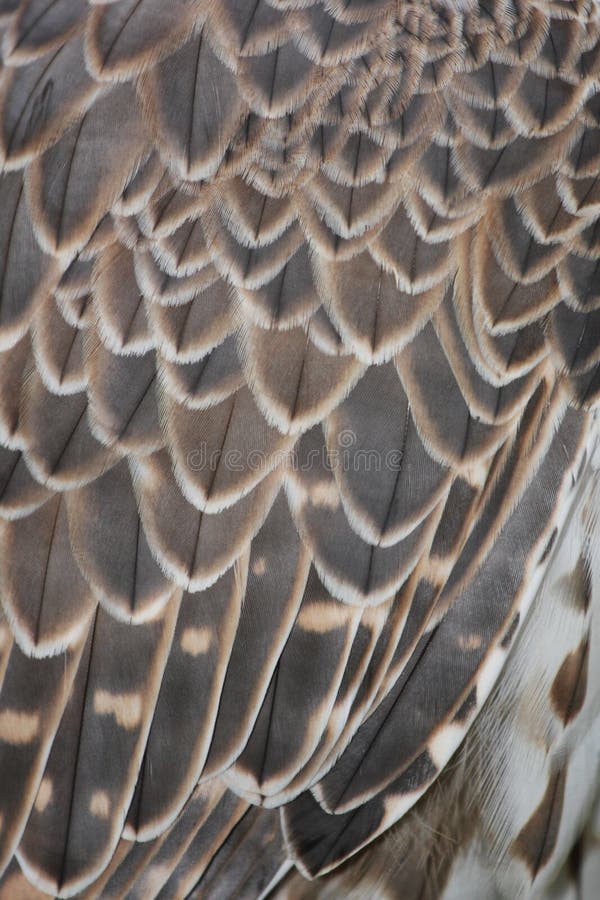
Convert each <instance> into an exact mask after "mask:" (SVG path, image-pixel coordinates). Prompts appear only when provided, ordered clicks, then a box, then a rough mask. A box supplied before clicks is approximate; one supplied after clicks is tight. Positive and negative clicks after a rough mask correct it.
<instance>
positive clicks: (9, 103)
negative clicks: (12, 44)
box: [0, 2, 99, 166]
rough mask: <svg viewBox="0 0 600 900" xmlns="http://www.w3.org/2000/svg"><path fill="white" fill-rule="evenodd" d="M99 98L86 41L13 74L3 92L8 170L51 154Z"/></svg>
mask: <svg viewBox="0 0 600 900" xmlns="http://www.w3.org/2000/svg"><path fill="white" fill-rule="evenodd" d="M65 5H66V4H65V3H64V2H63V3H62V6H63V8H64V7H65ZM66 73H69V74H68V77H67V76H66ZM98 93H99V86H98V85H97V84H96V83H95V82H94V80H93V79H92V78H91V77H90V75H89V73H88V72H87V70H86V68H85V61H84V53H83V39H82V38H75V39H74V40H70V41H67V42H66V43H64V44H62V46H59V47H58V48H57V49H56V50H55V51H53V52H52V53H51V54H50V55H49V56H46V55H44V56H42V57H41V58H40V59H35V60H32V61H31V62H30V63H29V64H28V65H26V66H19V67H15V68H11V69H9V71H8V73H7V77H5V78H4V79H3V81H2V86H1V88H0V116H1V118H2V129H1V132H0V133H1V136H2V138H1V147H2V157H3V159H4V160H5V162H6V164H7V165H8V166H20V165H22V163H23V162H25V161H26V160H28V159H29V158H31V157H32V156H33V155H34V154H37V153H39V152H41V151H44V150H46V149H47V148H48V147H49V146H50V145H51V144H53V143H54V142H55V141H57V140H58V139H59V138H60V137H61V135H62V134H64V132H65V130H66V129H67V128H68V127H69V126H70V125H72V124H73V123H74V122H75V121H76V120H77V119H79V118H80V117H81V116H82V115H83V114H84V113H85V112H86V110H87V109H89V107H90V105H91V104H92V103H93V102H94V99H95V98H96V97H97V96H98Z"/></svg>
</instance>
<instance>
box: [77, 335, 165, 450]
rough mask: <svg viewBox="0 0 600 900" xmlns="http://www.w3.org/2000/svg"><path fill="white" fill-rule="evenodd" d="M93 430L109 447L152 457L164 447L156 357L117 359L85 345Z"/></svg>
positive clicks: (102, 349)
mask: <svg viewBox="0 0 600 900" xmlns="http://www.w3.org/2000/svg"><path fill="white" fill-rule="evenodd" d="M85 371H86V374H87V378H88V403H89V416H90V427H91V430H92V433H93V434H94V436H95V437H96V438H97V439H98V440H100V441H102V443H104V444H106V446H108V447H111V448H115V449H117V450H120V451H121V452H122V451H123V450H136V451H137V452H139V453H152V452H153V451H155V450H158V449H160V447H162V446H163V442H164V438H163V435H162V433H161V429H160V424H159V421H158V406H157V399H156V387H155V386H156V356H155V354H154V353H153V352H152V351H150V352H149V353H146V354H145V355H144V356H117V355H116V354H113V353H111V352H110V351H109V350H107V349H106V348H105V347H104V346H103V344H102V343H101V342H100V341H99V340H98V339H91V340H88V341H87V344H86V360H85Z"/></svg>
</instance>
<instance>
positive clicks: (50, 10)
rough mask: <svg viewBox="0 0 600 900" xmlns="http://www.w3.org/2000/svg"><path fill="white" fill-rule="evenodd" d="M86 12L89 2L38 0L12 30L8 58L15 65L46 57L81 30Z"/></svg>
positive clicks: (22, 15)
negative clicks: (42, 56) (22, 60)
mask: <svg viewBox="0 0 600 900" xmlns="http://www.w3.org/2000/svg"><path fill="white" fill-rule="evenodd" d="M85 12H86V4H85V0H75V2H73V0H34V2H33V3H30V4H29V5H28V6H27V7H26V8H25V9H24V10H23V11H22V12H21V14H20V15H19V16H17V19H16V21H15V22H14V23H13V26H12V27H11V28H10V29H9V31H8V34H7V37H6V39H5V44H4V53H5V58H7V59H10V60H11V62H13V63H14V61H15V58H16V59H27V58H28V57H29V56H30V55H33V56H37V55H38V54H43V53H44V51H46V50H49V49H51V48H53V47H55V46H57V45H58V46H60V45H61V44H63V42H65V41H67V42H68V38H69V37H70V35H71V34H73V33H74V32H75V31H77V30H79V28H80V27H81V25H82V23H83V21H84V19H85Z"/></svg>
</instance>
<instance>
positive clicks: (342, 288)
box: [317, 252, 442, 363]
mask: <svg viewBox="0 0 600 900" xmlns="http://www.w3.org/2000/svg"><path fill="white" fill-rule="evenodd" d="M317 279H318V284H319V289H320V293H321V296H322V297H323V301H324V303H325V304H326V306H327V309H328V311H329V313H330V315H331V317H332V319H333V320H334V322H335V325H336V326H337V328H338V330H339V332H340V334H341V336H342V339H343V341H344V343H345V344H346V345H347V346H349V347H351V348H352V350H353V351H354V353H355V354H356V355H357V356H358V358H359V359H360V360H362V361H363V362H366V363H372V362H375V363H380V362H383V361H385V360H387V359H390V358H391V357H392V356H393V355H394V354H395V353H397V352H398V351H400V350H401V349H402V347H404V346H405V345H406V344H407V343H408V342H409V341H410V340H411V338H413V337H414V335H415V334H416V333H417V332H418V331H419V330H420V328H422V327H423V325H424V324H425V323H426V322H427V321H428V320H429V318H430V317H431V315H432V313H433V312H434V310H435V308H436V306H437V305H438V304H439V303H440V302H441V299H442V289H441V286H438V285H436V286H435V287H433V288H430V289H429V290H426V291H425V292H424V293H420V294H418V295H416V296H415V295H412V294H411V293H407V292H406V291H404V290H403V289H400V288H399V286H398V282H397V280H396V278H395V277H394V275H393V274H391V273H389V272H388V271H386V269H385V268H384V266H383V265H377V263H376V262H375V261H374V260H373V258H372V257H371V255H370V254H369V253H367V252H364V253H361V254H359V255H357V256H355V257H353V258H352V259H351V260H347V261H344V262H339V263H332V262H325V261H321V262H320V265H318V268H317Z"/></svg>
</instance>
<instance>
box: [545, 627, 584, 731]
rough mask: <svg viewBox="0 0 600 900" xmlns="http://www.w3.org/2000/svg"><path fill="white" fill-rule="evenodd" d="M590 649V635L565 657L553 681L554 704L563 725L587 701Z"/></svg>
mask: <svg viewBox="0 0 600 900" xmlns="http://www.w3.org/2000/svg"><path fill="white" fill-rule="evenodd" d="M589 650H590V639H589V635H588V636H587V637H586V638H585V639H584V640H583V641H582V642H581V644H580V645H579V647H577V649H576V650H573V652H572V653H569V654H568V655H567V656H566V657H565V659H564V662H563V663H562V665H561V667H560V669H559V670H558V673H557V675H556V678H555V679H554V681H553V682H552V688H551V690H550V697H551V700H552V706H553V708H554V712H555V713H556V715H557V716H558V718H559V719H560V720H561V722H562V723H563V725H568V724H569V722H570V721H571V720H572V719H574V718H575V716H576V715H577V714H578V713H579V712H580V711H581V707H582V706H583V703H584V701H585V695H586V691H587V681H588V679H587V676H588V659H589Z"/></svg>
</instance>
